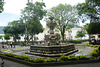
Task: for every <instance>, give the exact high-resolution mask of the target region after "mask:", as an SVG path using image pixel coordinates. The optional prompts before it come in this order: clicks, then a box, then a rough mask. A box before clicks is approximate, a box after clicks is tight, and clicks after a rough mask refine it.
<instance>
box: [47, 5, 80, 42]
mask: <svg viewBox="0 0 100 67" xmlns="http://www.w3.org/2000/svg"><path fill="white" fill-rule="evenodd" d="M49 16H52V17H54V22H56V23H57V27H56V28H57V29H59V31H60V32H61V36H62V40H63V41H64V33H65V30H66V29H69V28H72V27H74V25H76V24H77V22H78V21H79V19H78V13H77V9H76V7H75V6H71V5H68V4H65V5H63V4H59V5H58V6H56V7H52V8H51V9H50V10H49V11H48V17H49ZM47 21H48V20H47Z"/></svg>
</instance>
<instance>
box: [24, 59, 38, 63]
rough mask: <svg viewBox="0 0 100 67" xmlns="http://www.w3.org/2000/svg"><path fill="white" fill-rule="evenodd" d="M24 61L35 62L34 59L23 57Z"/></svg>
mask: <svg viewBox="0 0 100 67" xmlns="http://www.w3.org/2000/svg"><path fill="white" fill-rule="evenodd" d="M24 60H25V61H28V62H32V63H36V59H24Z"/></svg>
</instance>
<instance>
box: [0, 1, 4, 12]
mask: <svg viewBox="0 0 100 67" xmlns="http://www.w3.org/2000/svg"><path fill="white" fill-rule="evenodd" d="M3 5H4V0H0V13H1V12H2V11H3Z"/></svg>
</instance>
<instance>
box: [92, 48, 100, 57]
mask: <svg viewBox="0 0 100 67" xmlns="http://www.w3.org/2000/svg"><path fill="white" fill-rule="evenodd" d="M90 55H91V56H92V57H96V58H97V57H98V56H100V51H99V50H98V48H96V49H94V50H93V52H91V54H90Z"/></svg>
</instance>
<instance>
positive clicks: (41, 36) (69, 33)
mask: <svg viewBox="0 0 100 67" xmlns="http://www.w3.org/2000/svg"><path fill="white" fill-rule="evenodd" d="M80 30H81V28H72V29H70V30H68V31H65V36H64V38H65V40H66V39H67V40H79V39H80V38H76V37H75V36H76V33H77V31H80ZM54 31H55V34H56V33H59V34H60V31H59V30H58V29H55V30H54ZM48 34H49V28H48V27H46V28H45V30H44V31H43V33H39V34H38V35H36V37H38V40H39V41H41V40H44V36H45V35H48ZM0 36H4V33H1V32H0ZM24 38H25V36H21V39H20V40H19V41H24ZM88 38H89V37H88V35H87V34H86V35H85V37H83V39H88ZM2 41H3V42H5V41H6V40H5V39H4V37H3V38H2V39H0V42H2ZM8 41H13V37H10V40H8Z"/></svg>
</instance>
